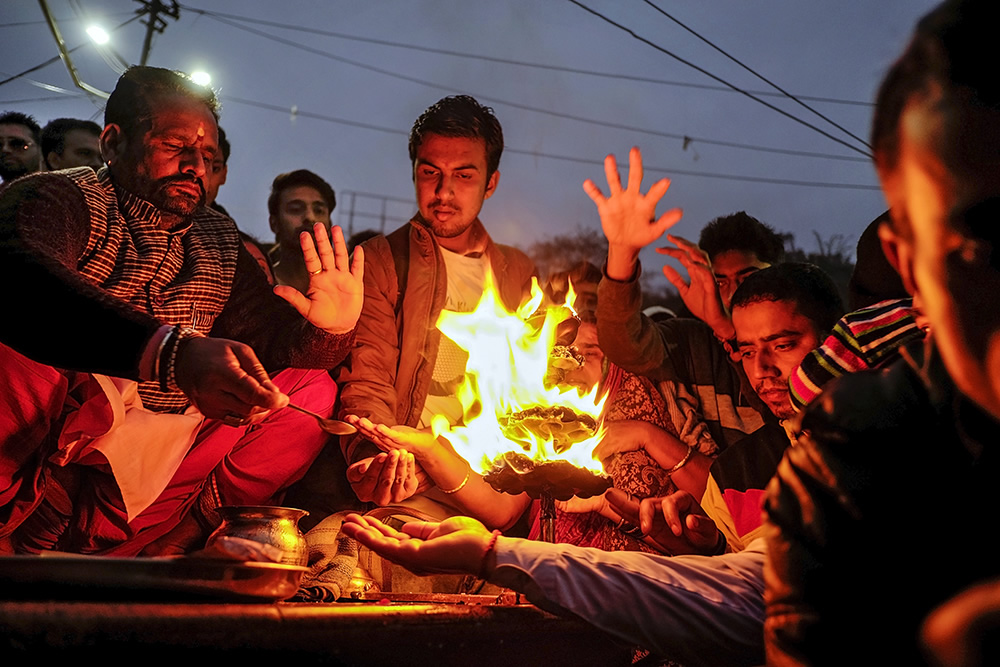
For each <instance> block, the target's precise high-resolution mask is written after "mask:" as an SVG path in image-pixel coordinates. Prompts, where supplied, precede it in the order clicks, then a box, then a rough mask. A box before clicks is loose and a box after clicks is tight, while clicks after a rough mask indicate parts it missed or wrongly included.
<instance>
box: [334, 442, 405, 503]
mask: <svg viewBox="0 0 1000 667" xmlns="http://www.w3.org/2000/svg"><path fill="white" fill-rule="evenodd" d="M347 481H348V482H350V483H351V488H353V489H354V493H356V494H357V496H358V499H359V500H361V501H363V502H373V503H375V504H376V505H391V504H393V503H398V502H402V501H403V500H406V499H407V498H409V497H410V496H412V495H413V494H415V493H417V491H418V490H419V487H420V480H419V478H418V477H417V466H416V461H415V459H414V458H413V454H410V453H409V452H407V451H406V450H405V449H396V450H393V451H392V452H388V453H387V452H382V453H379V454H376V455H375V456H373V457H370V458H367V459H362V460H360V461H358V462H357V463H355V464H354V465H352V466H350V467H349V468H348V469H347Z"/></svg>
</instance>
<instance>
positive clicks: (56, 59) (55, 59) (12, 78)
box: [0, 16, 139, 86]
mask: <svg viewBox="0 0 1000 667" xmlns="http://www.w3.org/2000/svg"><path fill="white" fill-rule="evenodd" d="M137 20H139V17H138V16H133V17H132V18H130V19H129V20H128V21H125V22H123V23H119V24H118V25H116V26H115V27H114V28H112V29H111V32H115V31H116V30H118V29H119V28H124V27H125V26H127V25H128V24H129V23H131V22H132V21H137ZM86 44H87V42H84V43H82V44H77V45H76V46H74V47H73V48H71V49H67V50H66V52H67V53H74V52H75V51H77V50H78V49H80V48H82V47H83V46H85V45H86ZM59 59H60V57H59V56H58V55H57V56H53V57H52V58H49V59H48V60H46V61H45V62H42V63H39V64H38V65H35V66H34V67H29V68H28V69H26V70H24V71H23V72H19V73H18V74H15V75H13V76H10V77H7V78H6V79H4V80H3V81H0V86H2V85H4V84H7V83H10V82H11V81H15V80H16V79H20V78H21V77H23V76H26V75H28V74H31V73H32V72H36V71H38V70H40V69H42V68H43V67H47V66H48V65H51V64H52V63H55V62H59Z"/></svg>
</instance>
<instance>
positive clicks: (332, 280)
mask: <svg viewBox="0 0 1000 667" xmlns="http://www.w3.org/2000/svg"><path fill="white" fill-rule="evenodd" d="M332 232H333V245H332V247H331V244H330V239H329V238H328V237H327V234H326V228H325V227H324V226H323V225H322V224H319V223H317V224H316V225H315V226H314V227H313V236H315V238H316V242H315V243H313V236H310V235H309V234H307V233H304V232H303V234H302V235H301V236H300V238H299V240H300V242H301V245H302V257H303V259H304V260H305V265H306V271H308V272H309V288H308V289H307V290H306V293H305V295H303V294H302V293H300V292H299V291H298V290H296V289H295V288H294V287H289V286H287V285H278V286H277V287H275V288H274V293H275V294H277V295H278V296H280V297H281V298H283V299H284V300H285V301H287V302H288V303H290V304H292V306H293V307H294V308H295V309H296V310H297V311H299V313H300V314H301V315H302V317H304V318H306V319H307V320H309V322H311V323H312V324H313V325H314V326H316V327H318V328H320V329H324V330H326V331H329V332H330V333H346V332H348V331H350V330H351V329H353V328H354V325H355V324H356V323H357V321H358V317H359V316H360V315H361V306H362V304H363V302H364V294H365V286H364V265H365V256H364V250H362V249H361V248H356V249H355V250H354V257H353V261H352V260H351V258H349V257H348V254H347V244H346V243H345V242H344V233H343V231H341V229H340V227H334V228H333V230H332Z"/></svg>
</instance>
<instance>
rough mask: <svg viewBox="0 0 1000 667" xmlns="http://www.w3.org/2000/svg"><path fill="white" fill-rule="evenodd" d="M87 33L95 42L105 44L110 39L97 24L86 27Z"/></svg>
mask: <svg viewBox="0 0 1000 667" xmlns="http://www.w3.org/2000/svg"><path fill="white" fill-rule="evenodd" d="M87 34H88V35H90V38H91V39H92V40H94V43H95V44H107V43H108V42H109V41H110V40H111V36H110V35H109V34H108V33H107V31H106V30H105V29H104V28H102V27H101V26H99V25H92V26H90V27H89V28H87Z"/></svg>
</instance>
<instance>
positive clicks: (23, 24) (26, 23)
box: [0, 12, 132, 28]
mask: <svg viewBox="0 0 1000 667" xmlns="http://www.w3.org/2000/svg"><path fill="white" fill-rule="evenodd" d="M129 14H132V12H112V13H110V14H105V16H109V17H110V16H127V15H129ZM56 20H57V21H59V23H70V22H73V21H82V20H83V19H82V18H80V17H78V16H74V17H72V18H65V19H56ZM34 25H46V21H45V20H44V19H43V20H38V21H18V22H17V23H4V24H2V25H0V28H25V27H27V26H34Z"/></svg>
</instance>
